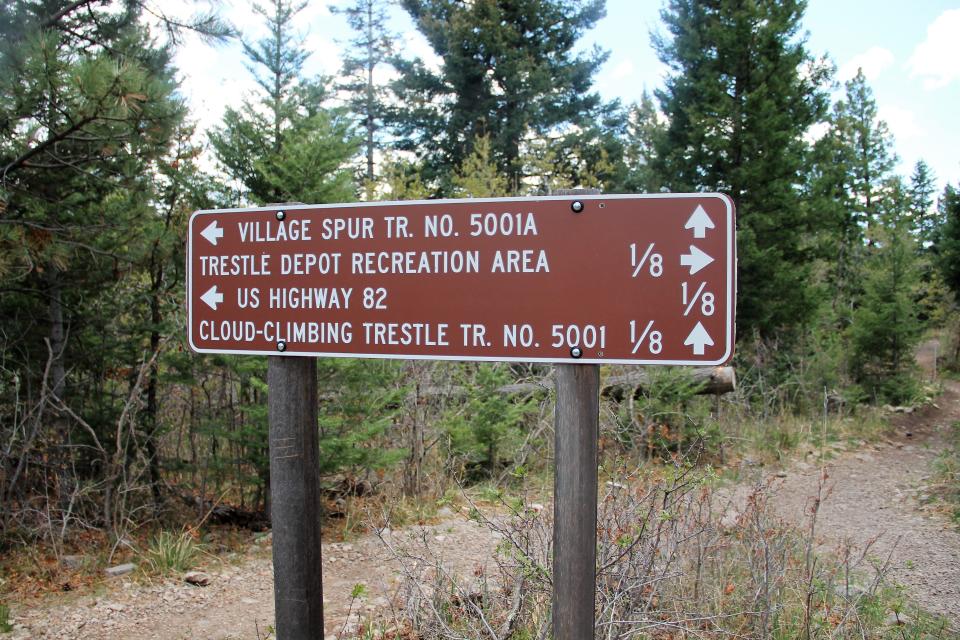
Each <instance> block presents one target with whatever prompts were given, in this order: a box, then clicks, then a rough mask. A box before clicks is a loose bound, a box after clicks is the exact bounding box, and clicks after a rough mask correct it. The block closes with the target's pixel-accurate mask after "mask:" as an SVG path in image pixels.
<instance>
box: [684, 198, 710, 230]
mask: <svg viewBox="0 0 960 640" xmlns="http://www.w3.org/2000/svg"><path fill="white" fill-rule="evenodd" d="M683 228H684V229H693V237H694V238H706V237H707V229H714V228H715V227H714V225H713V220H711V219H710V216H708V215H707V212H706V211H704V209H703V206H702V205H699V204H698V205H697V208H696V209H694V210H693V215H691V216H690V219H689V220H687V224H685V225H683Z"/></svg>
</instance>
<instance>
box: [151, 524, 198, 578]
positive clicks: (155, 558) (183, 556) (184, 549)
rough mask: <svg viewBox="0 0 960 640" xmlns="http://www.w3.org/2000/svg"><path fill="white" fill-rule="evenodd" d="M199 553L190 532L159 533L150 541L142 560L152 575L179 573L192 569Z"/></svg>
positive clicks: (196, 543)
mask: <svg viewBox="0 0 960 640" xmlns="http://www.w3.org/2000/svg"><path fill="white" fill-rule="evenodd" d="M201 551H202V547H201V545H200V543H198V542H197V540H196V538H194V535H193V531H192V530H190V529H183V530H182V531H180V532H179V533H175V532H172V531H161V532H160V533H158V534H157V535H156V536H154V537H153V538H152V539H151V540H150V544H149V545H148V547H147V550H146V552H145V553H144V559H145V561H146V564H147V566H148V567H149V568H150V571H151V572H152V573H157V574H160V575H166V574H170V573H181V572H183V571H186V570H187V569H190V568H191V567H193V565H194V562H195V561H196V558H197V556H198V555H199V554H200V552H201Z"/></svg>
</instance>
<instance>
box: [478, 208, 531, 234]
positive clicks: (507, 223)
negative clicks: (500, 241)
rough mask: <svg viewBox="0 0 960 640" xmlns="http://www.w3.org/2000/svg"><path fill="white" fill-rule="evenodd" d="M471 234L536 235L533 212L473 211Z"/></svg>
mask: <svg viewBox="0 0 960 640" xmlns="http://www.w3.org/2000/svg"><path fill="white" fill-rule="evenodd" d="M470 235H471V236H535V235H537V224H536V222H534V220H533V214H532V213H527V214H523V213H501V214H499V215H498V214H496V213H486V214H484V213H471V214H470Z"/></svg>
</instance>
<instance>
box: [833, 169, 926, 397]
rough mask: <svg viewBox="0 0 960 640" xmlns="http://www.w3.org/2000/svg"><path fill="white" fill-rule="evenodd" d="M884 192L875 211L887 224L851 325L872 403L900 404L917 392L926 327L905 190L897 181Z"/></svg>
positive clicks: (856, 367)
mask: <svg viewBox="0 0 960 640" xmlns="http://www.w3.org/2000/svg"><path fill="white" fill-rule="evenodd" d="M885 192H886V194H887V195H886V197H885V198H884V201H883V203H882V204H881V205H880V206H878V210H877V219H878V220H879V221H882V222H883V223H884V224H883V225H882V226H880V225H876V228H875V231H874V237H875V243H874V246H873V247H872V249H871V255H870V257H869V259H868V260H867V265H866V277H865V282H864V293H863V296H862V299H861V303H860V306H859V307H858V308H857V309H856V311H855V312H854V315H853V323H852V324H851V326H850V337H851V343H852V347H853V350H852V353H851V371H852V373H853V376H854V379H855V380H856V381H857V382H858V383H859V384H861V385H862V386H863V387H864V389H865V391H867V393H868V395H869V397H870V398H871V399H873V398H876V399H880V400H888V401H890V402H895V403H899V402H904V401H908V400H910V399H911V398H912V397H913V395H914V394H915V393H916V391H917V388H916V379H915V377H914V375H913V373H914V370H915V368H916V366H915V363H914V358H913V352H914V348H915V347H916V345H917V342H918V340H919V339H920V335H921V332H922V331H923V324H922V323H921V321H920V319H919V317H918V308H917V305H916V303H915V296H916V294H917V286H918V284H919V277H918V276H919V273H918V270H917V251H916V244H915V241H914V239H913V237H912V236H911V235H910V232H909V223H910V218H909V210H908V206H909V205H908V198H907V195H906V189H905V188H904V186H903V183H902V181H901V180H899V179H895V180H892V181H891V182H890V183H888V184H887V185H886V189H885Z"/></svg>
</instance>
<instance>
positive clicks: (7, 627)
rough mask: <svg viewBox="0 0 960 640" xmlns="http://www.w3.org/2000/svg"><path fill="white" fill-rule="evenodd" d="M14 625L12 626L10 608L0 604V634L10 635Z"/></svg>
mask: <svg viewBox="0 0 960 640" xmlns="http://www.w3.org/2000/svg"><path fill="white" fill-rule="evenodd" d="M11 631H13V625H12V624H10V607H9V606H7V605H5V604H2V603H0V633H10V632H11Z"/></svg>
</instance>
